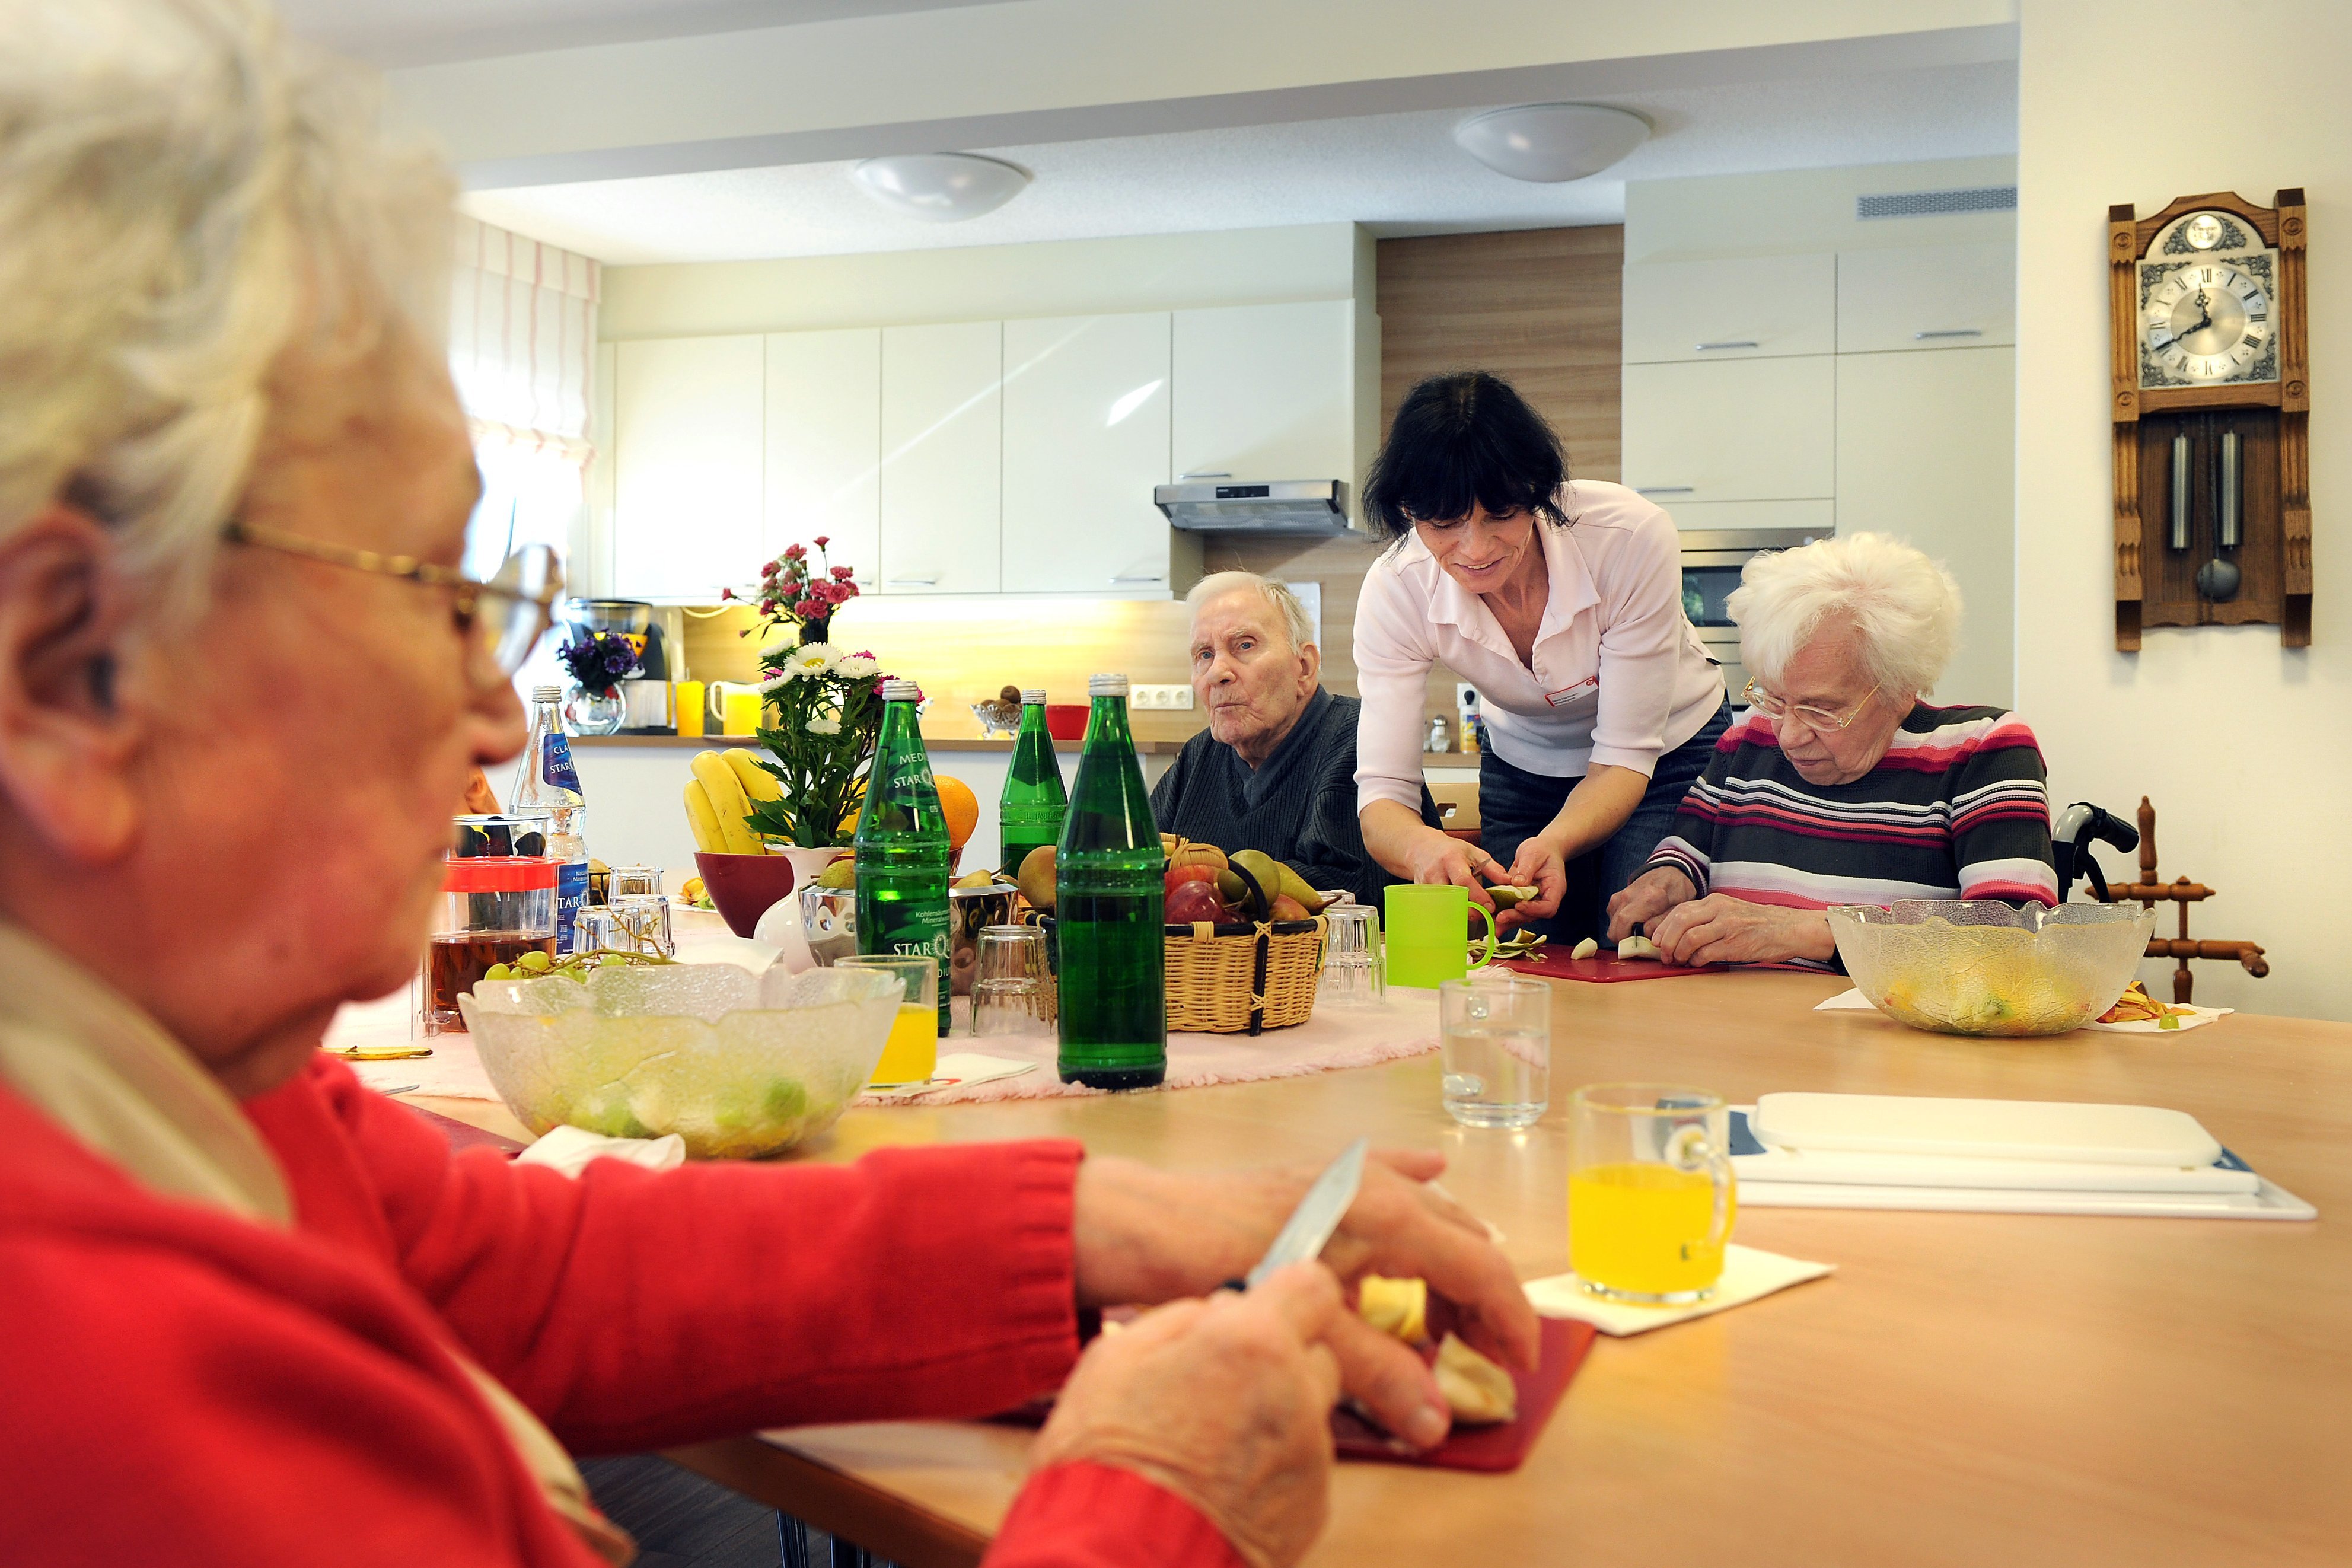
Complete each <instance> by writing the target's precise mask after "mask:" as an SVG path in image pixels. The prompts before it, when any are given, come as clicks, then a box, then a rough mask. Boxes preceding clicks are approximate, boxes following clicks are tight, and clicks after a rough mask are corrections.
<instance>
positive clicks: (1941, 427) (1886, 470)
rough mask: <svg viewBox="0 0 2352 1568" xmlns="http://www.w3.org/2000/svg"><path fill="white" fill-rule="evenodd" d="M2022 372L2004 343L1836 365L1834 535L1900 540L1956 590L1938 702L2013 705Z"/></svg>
mask: <svg viewBox="0 0 2352 1568" xmlns="http://www.w3.org/2000/svg"><path fill="white" fill-rule="evenodd" d="M2016 368H2017V356H2016V351H2015V350H2014V349H2012V348H2007V347H1999V348H1972V349H1949V350H1925V349H1922V350H1914V351H1911V352H1909V353H1864V354H1842V355H1840V356H1839V357H1838V361H1837V525H1838V531H1839V532H1840V533H1854V532H1859V531H1864V530H1867V531H1872V532H1876V533H1885V534H1890V535H1892V536H1894V537H1895V538H1896V539H1900V540H1903V541H1905V542H1907V543H1909V544H1912V545H1915V546H1916V547H1917V548H1918V549H1920V550H1923V551H1926V552H1927V553H1928V554H1929V555H1932V556H1934V557H1935V558H1936V559H1937V560H1938V561H1941V562H1942V563H1944V564H1945V565H1946V566H1947V567H1948V568H1949V570H1950V571H1951V574H1952V576H1953V577H1954V578H1955V579H1956V580H1957V581H1958V584H1959V585H1960V597H1961V603H1962V604H1963V605H1965V606H1966V618H1965V620H1964V622H1963V626H1962V631H1961V637H1960V649H1959V653H1958V656H1957V657H1956V658H1954V659H1953V661H1952V667H1951V669H1950V671H1949V673H1948V674H1947V675H1946V676H1945V678H1944V679H1943V680H1941V681H1940V682H1938V683H1937V688H1936V700H1937V701H1939V702H1946V703H1990V704H1995V705H1998V706H2003V707H2005V706H2007V705H2008V704H2009V703H2010V702H2011V701H2012V700H2014V699H2013V693H2014V691H2015V688H2016V670H2015V661H2014V645H2015V640H2016V628H2015V616H2014V609H2013V603H2014V587H2013V584H2014V580H2015V575H2016V556H2015V528H2014V520H2015V516H2016V501H2015V495H2016V491H2015V467H2014V456H2013V453H2014V449H2015V437H2016V423H2015V419H2016Z"/></svg>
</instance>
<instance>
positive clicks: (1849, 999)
mask: <svg viewBox="0 0 2352 1568" xmlns="http://www.w3.org/2000/svg"><path fill="white" fill-rule="evenodd" d="M1813 1011H1814V1012H1816V1013H1870V1012H1874V1011H1876V1009H1875V1008H1874V1007H1872V1006H1871V1005H1870V998H1869V997H1867V996H1864V994H1862V992H1861V990H1860V989H1859V988H1856V989H1853V990H1849V991H1841V992H1839V993H1838V994H1836V995H1834V996H1832V997H1831V998H1830V999H1829V1000H1828V1001H1826V1002H1822V1003H1820V1004H1818V1005H1815V1006H1814V1008H1813ZM2231 1011H2233V1009H2231V1008H2228V1007H2191V1008H2190V1009H2189V1012H2188V1013H2187V1014H2186V1015H2184V1016H2178V1017H2176V1018H2174V1019H2173V1022H2172V1027H2170V1028H2169V1029H2167V1028H2164V1027H2163V1026H2161V1025H2159V1024H2158V1022H2157V1020H2155V1019H2154V1018H2136V1019H2134V1020H2132V1021H2131V1022H2130V1023H2128V1024H2101V1023H2097V1022H2092V1023H2088V1024H2085V1025H2084V1026H2083V1027H2084V1028H2086V1029H2105V1030H2107V1031H2109V1032H2110V1033H2113V1034H2123V1035H2158V1034H2161V1035H2177V1034H2179V1033H2180V1031H2181V1030H2183V1029H2201V1028H2203V1027H2204V1026H2206V1025H2208V1024H2210V1023H2211V1022H2212V1021H2213V1020H2214V1019H2216V1018H2218V1017H2220V1016H2221V1015H2222V1014H2224V1013H2228V1012H2231Z"/></svg>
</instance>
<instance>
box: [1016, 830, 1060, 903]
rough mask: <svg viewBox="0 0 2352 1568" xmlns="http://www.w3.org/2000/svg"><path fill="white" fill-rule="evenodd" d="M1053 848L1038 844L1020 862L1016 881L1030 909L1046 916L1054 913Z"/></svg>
mask: <svg viewBox="0 0 2352 1568" xmlns="http://www.w3.org/2000/svg"><path fill="white" fill-rule="evenodd" d="M1016 880H1017V881H1018V882H1019V884H1020V888H1021V896H1022V897H1023V898H1024V899H1026V900H1029V907H1030V908H1032V909H1036V910H1045V912H1046V913H1047V914H1052V913H1053V912H1054V847H1053V846H1052V845H1050V844H1040V845H1039V846H1037V847H1036V848H1034V849H1032V850H1031V851H1029V853H1028V855H1027V857H1026V858H1024V859H1023V860H1022V862H1021V874H1020V876H1019V877H1018V878H1017V879H1016Z"/></svg>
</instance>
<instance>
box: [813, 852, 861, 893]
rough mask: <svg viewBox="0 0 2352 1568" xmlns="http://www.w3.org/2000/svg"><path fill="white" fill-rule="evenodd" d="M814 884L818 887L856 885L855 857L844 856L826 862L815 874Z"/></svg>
mask: <svg viewBox="0 0 2352 1568" xmlns="http://www.w3.org/2000/svg"><path fill="white" fill-rule="evenodd" d="M816 885H817V886H818V887H820V888H854V887H856V886H857V861H856V858H854V857H849V856H845V857H843V858H840V859H838V860H832V861H828V862H826V864H825V868H824V870H822V871H819V872H818V873H817V874H816Z"/></svg>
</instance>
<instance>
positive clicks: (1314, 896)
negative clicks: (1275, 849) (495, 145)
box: [1275, 861, 1331, 915]
mask: <svg viewBox="0 0 2352 1568" xmlns="http://www.w3.org/2000/svg"><path fill="white" fill-rule="evenodd" d="M1275 870H1276V873H1278V874H1279V875H1280V876H1281V878H1282V888H1281V896H1282V897H1283V898H1286V899H1292V900H1297V904H1298V907H1299V908H1300V909H1303V910H1306V911H1307V913H1308V914H1310V915H1319V914H1321V913H1322V912H1323V910H1324V908H1325V906H1327V905H1328V904H1329V903H1330V902H1331V900H1329V899H1327V898H1325V897H1324V896H1323V895H1322V894H1321V893H1318V892H1317V891H1316V890H1315V889H1313V888H1310V887H1308V886H1307V879H1306V878H1304V877H1302V876H1300V875H1299V874H1298V873H1297V872H1296V871H1294V870H1292V869H1291V868H1289V867H1287V866H1285V865H1283V864H1282V863H1281V862H1280V861H1276V863H1275Z"/></svg>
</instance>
